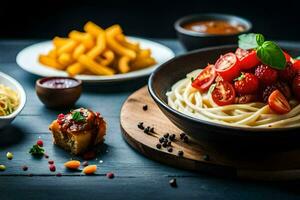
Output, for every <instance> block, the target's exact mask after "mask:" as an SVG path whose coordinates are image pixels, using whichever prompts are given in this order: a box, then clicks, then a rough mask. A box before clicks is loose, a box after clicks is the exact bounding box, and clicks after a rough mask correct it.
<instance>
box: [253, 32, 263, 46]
mask: <svg viewBox="0 0 300 200" xmlns="http://www.w3.org/2000/svg"><path fill="white" fill-rule="evenodd" d="M255 39H256V42H257V44H258V45H259V46H261V45H263V43H264V42H265V37H264V36H263V35H262V34H256V36H255Z"/></svg>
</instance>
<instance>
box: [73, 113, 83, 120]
mask: <svg viewBox="0 0 300 200" xmlns="http://www.w3.org/2000/svg"><path fill="white" fill-rule="evenodd" d="M72 119H73V120H74V121H76V122H80V121H84V120H85V118H84V117H83V116H82V115H81V113H80V112H74V113H72Z"/></svg>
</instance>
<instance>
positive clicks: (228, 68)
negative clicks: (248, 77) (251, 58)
mask: <svg viewBox="0 0 300 200" xmlns="http://www.w3.org/2000/svg"><path fill="white" fill-rule="evenodd" d="M215 69H216V72H217V73H218V74H220V76H222V78H223V79H224V80H225V81H232V80H233V79H234V78H236V77H238V75H239V74H240V68H239V60H238V58H237V57H236V55H235V54H234V53H227V54H225V55H223V56H221V57H220V58H219V59H218V60H217V62H216V64H215Z"/></svg>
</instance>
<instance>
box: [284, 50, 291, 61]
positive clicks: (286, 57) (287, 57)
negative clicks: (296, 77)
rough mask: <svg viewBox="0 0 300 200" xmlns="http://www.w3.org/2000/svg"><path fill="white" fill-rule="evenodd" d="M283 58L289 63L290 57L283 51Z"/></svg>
mask: <svg viewBox="0 0 300 200" xmlns="http://www.w3.org/2000/svg"><path fill="white" fill-rule="evenodd" d="M283 54H284V57H285V60H286V62H290V61H291V59H292V57H291V56H290V54H288V53H287V52H285V51H283Z"/></svg>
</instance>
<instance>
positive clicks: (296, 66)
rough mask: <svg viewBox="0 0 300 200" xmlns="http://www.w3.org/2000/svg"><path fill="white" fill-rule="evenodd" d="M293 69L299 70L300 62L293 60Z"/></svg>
mask: <svg viewBox="0 0 300 200" xmlns="http://www.w3.org/2000/svg"><path fill="white" fill-rule="evenodd" d="M293 68H294V69H295V70H300V60H295V61H294V63H293Z"/></svg>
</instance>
